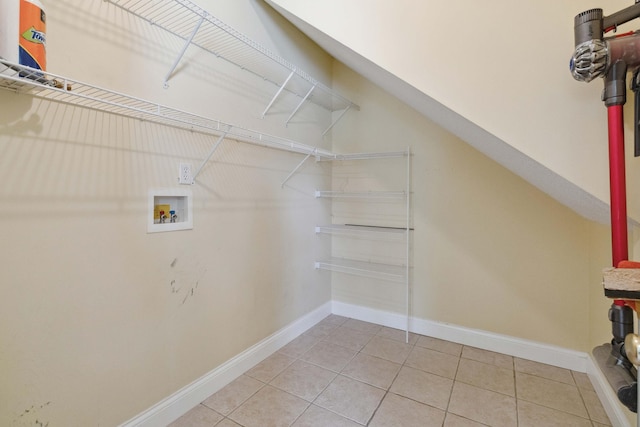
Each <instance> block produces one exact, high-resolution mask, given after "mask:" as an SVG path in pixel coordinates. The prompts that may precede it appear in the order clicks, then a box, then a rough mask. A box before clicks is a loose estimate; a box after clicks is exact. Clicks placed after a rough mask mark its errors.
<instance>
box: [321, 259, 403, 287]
mask: <svg viewBox="0 0 640 427" xmlns="http://www.w3.org/2000/svg"><path fill="white" fill-rule="evenodd" d="M316 268H317V269H320V270H330V271H337V272H339V273H346V274H353V275H356V276H361V277H367V278H370V279H382V280H388V281H391V282H399V283H404V282H405V279H406V277H405V276H406V268H405V266H402V265H389V264H381V263H374V262H366V261H358V260H353V259H345V258H328V259H325V260H321V261H316Z"/></svg>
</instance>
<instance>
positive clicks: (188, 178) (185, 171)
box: [178, 163, 193, 185]
mask: <svg viewBox="0 0 640 427" xmlns="http://www.w3.org/2000/svg"><path fill="white" fill-rule="evenodd" d="M178 183H180V184H185V185H191V184H193V175H192V174H191V163H180V167H179V168H178Z"/></svg>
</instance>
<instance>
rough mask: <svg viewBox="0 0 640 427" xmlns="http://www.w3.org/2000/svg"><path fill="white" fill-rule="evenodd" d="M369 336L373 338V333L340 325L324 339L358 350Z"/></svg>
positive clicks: (369, 338) (367, 340) (366, 341)
mask: <svg viewBox="0 0 640 427" xmlns="http://www.w3.org/2000/svg"><path fill="white" fill-rule="evenodd" d="M371 338H373V334H370V333H366V332H360V331H358V330H355V329H352V328H347V327H344V326H340V327H339V328H336V329H335V330H334V331H333V332H331V334H329V336H327V337H326V338H325V341H327V342H330V343H332V344H337V345H341V346H343V347H346V348H348V349H351V350H355V351H360V350H361V349H362V347H364V346H365V345H366V344H367V343H368V342H369V341H370V340H371Z"/></svg>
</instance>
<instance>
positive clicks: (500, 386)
mask: <svg viewBox="0 0 640 427" xmlns="http://www.w3.org/2000/svg"><path fill="white" fill-rule="evenodd" d="M456 381H460V382H463V383H465V384H470V385H473V386H476V387H479V388H484V389H485V390H491V391H496V392H498V393H502V394H506V395H509V396H513V397H515V395H516V388H515V378H514V372H513V371H512V370H511V369H505V368H499V367H498V366H495V365H489V364H486V363H482V362H476V361H475V360H471V359H460V364H459V365H458V373H457V374H456Z"/></svg>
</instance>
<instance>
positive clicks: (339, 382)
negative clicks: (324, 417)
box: [314, 375, 385, 424]
mask: <svg viewBox="0 0 640 427" xmlns="http://www.w3.org/2000/svg"><path fill="white" fill-rule="evenodd" d="M384 394H385V392H384V390H381V389H379V388H376V387H373V386H370V385H369V384H365V383H363V382H360V381H356V380H354V379H351V378H347V377H344V376H342V375H338V376H337V377H336V379H334V380H333V382H332V383H331V384H329V387H327V388H326V390H325V391H323V392H322V393H321V394H320V396H318V398H317V399H316V400H315V402H314V403H315V404H316V405H318V406H320V407H322V408H325V409H328V410H329V411H331V412H335V413H337V414H339V415H342V416H343V417H346V418H349V419H350V420H353V421H355V422H357V423H360V424H365V423H366V422H367V421H368V420H369V419H370V418H371V415H373V412H374V411H375V410H376V408H377V407H378V405H379V404H380V401H381V400H382V398H383V397H384Z"/></svg>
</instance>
